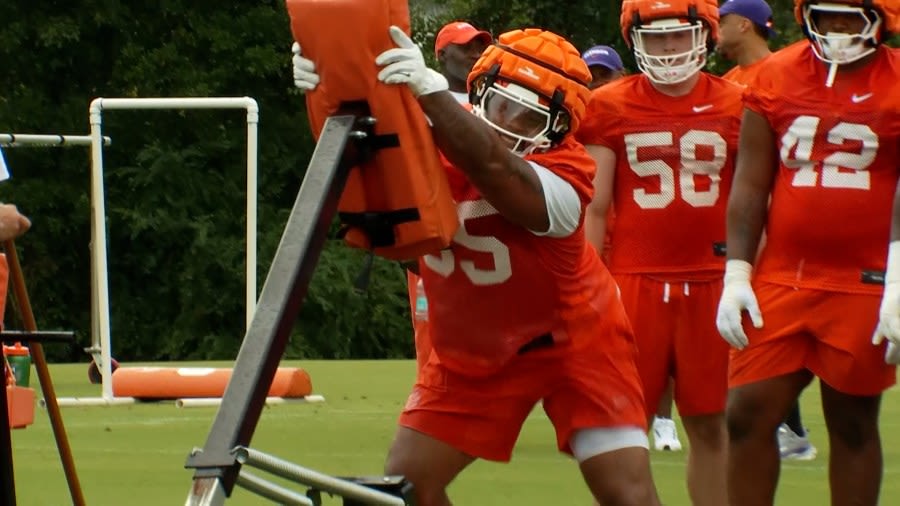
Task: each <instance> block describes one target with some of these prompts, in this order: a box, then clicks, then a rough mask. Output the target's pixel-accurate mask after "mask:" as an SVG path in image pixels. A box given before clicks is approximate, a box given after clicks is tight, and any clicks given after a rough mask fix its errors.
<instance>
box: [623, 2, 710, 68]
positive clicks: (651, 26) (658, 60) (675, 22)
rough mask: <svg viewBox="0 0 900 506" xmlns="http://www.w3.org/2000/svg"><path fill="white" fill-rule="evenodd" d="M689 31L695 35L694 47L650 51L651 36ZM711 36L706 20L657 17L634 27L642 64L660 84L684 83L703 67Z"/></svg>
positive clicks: (692, 44)
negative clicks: (658, 51) (663, 51)
mask: <svg viewBox="0 0 900 506" xmlns="http://www.w3.org/2000/svg"><path fill="white" fill-rule="evenodd" d="M685 32H686V33H687V34H688V35H689V36H690V39H691V47H690V49H688V50H687V51H682V52H678V53H667V54H650V53H649V52H648V51H647V48H648V45H649V44H648V42H649V40H650V38H662V37H672V36H674V35H675V34H683V33H685ZM708 37H709V31H708V30H707V28H706V27H705V26H704V25H703V23H701V22H699V21H698V22H694V23H690V22H688V21H686V20H681V19H675V18H669V19H660V20H656V21H653V22H650V23H646V24H643V25H641V26H636V27H634V28H632V30H631V40H632V44H633V45H634V56H635V59H636V60H637V65H638V68H639V69H640V70H641V72H643V73H644V74H645V75H646V76H647V77H648V78H649V79H650V80H651V81H653V82H654V83H657V84H677V83H681V82H684V81H686V80H688V79H689V78H691V77H692V76H693V75H694V74H696V73H697V72H699V71H700V70H701V69H703V67H704V66H705V65H706V49H707V48H706V42H707V38H708Z"/></svg>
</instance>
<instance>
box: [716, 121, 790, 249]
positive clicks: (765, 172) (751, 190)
mask: <svg viewBox="0 0 900 506" xmlns="http://www.w3.org/2000/svg"><path fill="white" fill-rule="evenodd" d="M777 170H778V162H777V150H776V146H775V133H774V132H773V131H772V128H771V127H770V126H769V123H768V121H766V119H765V118H764V117H763V116H761V115H759V114H757V113H755V112H753V111H750V110H745V111H744V117H743V120H742V121H741V136H740V142H739V145H738V158H737V168H736V170H735V175H734V182H733V184H732V187H731V195H730V196H729V198H728V212H727V227H728V259H730V260H744V261H746V262H749V263H751V264H752V263H753V261H754V259H755V258H756V252H757V248H758V246H759V242H760V237H761V236H762V232H763V227H764V226H765V222H766V215H767V213H768V202H769V193H770V191H771V189H772V184H773V182H774V180H775V173H776V171H777Z"/></svg>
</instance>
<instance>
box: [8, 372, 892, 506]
mask: <svg viewBox="0 0 900 506" xmlns="http://www.w3.org/2000/svg"><path fill="white" fill-rule="evenodd" d="M203 365H204V366H209V365H210V364H209V363H204V364H203ZM216 365H224V364H216ZM284 365H299V366H302V367H304V368H306V369H307V370H308V371H309V372H310V374H311V376H312V379H313V386H314V390H315V391H316V393H319V394H322V395H324V396H325V398H326V402H325V403H324V404H315V405H296V404H294V405H281V406H273V407H270V408H267V409H266V410H265V411H264V413H263V417H262V419H261V421H260V424H259V426H258V427H257V430H256V433H255V435H254V438H253V441H252V444H251V446H252V447H253V448H255V449H257V450H260V451H263V452H266V453H270V454H273V455H276V456H278V457H281V458H284V459H286V460H289V461H291V462H294V463H296V464H299V465H302V466H304V467H309V468H312V469H316V470H318V471H322V472H326V473H332V474H339V475H345V476H346V475H371V474H378V473H379V472H380V471H381V467H382V463H383V459H384V454H385V450H386V449H387V446H388V444H389V442H390V439H391V437H392V435H393V431H394V427H395V421H396V417H397V414H398V413H399V410H400V408H401V406H402V404H403V402H404V401H405V399H406V394H407V393H408V389H409V387H410V384H411V380H412V378H413V376H414V368H415V364H414V362H412V361H340V362H332V361H312V362H303V363H294V362H291V363H286V364H284ZM86 371H87V367H86V365H84V364H77V365H53V366H51V374H52V376H53V382H54V386H55V387H56V390H57V395H58V396H91V395H99V388H98V387H97V386H94V385H90V384H88V381H87V374H86ZM32 386H36V385H35V375H34V374H33V373H32ZM39 396H40V395H39ZM803 407H804V411H803V414H804V417H805V423H806V425H808V426H809V428H810V430H811V438H812V439H813V441H814V443H815V444H816V446H818V447H819V458H818V459H817V460H815V461H812V462H799V463H788V464H785V465H784V466H783V468H782V475H781V485H780V490H779V496H778V502H777V503H778V504H780V505H825V504H828V495H827V489H828V482H827V474H826V461H827V456H828V449H827V441H826V439H825V427H824V423H823V420H822V415H821V409H820V408H819V401H818V388H817V387H816V386H813V387H811V388H810V389H809V390H808V391H807V392H806V393H805V394H804V396H803ZM62 413H63V419H64V421H65V424H66V429H67V432H68V435H69V440H70V443H71V445H72V450H73V453H74V456H75V461H76V465H77V469H78V474H79V477H80V480H81V484H82V488H83V490H84V495H85V499H86V501H87V503H88V504H89V505H120V504H128V505H130V506H142V505H154V506H155V505H161V504H184V500H185V498H186V497H187V494H188V491H189V489H190V485H191V473H190V472H189V471H188V470H186V469H184V462H185V459H186V457H187V455H188V453H189V452H190V450H191V448H193V447H195V446H203V443H204V442H205V440H206V435H207V431H208V430H209V426H210V424H211V422H212V420H213V418H214V416H215V408H190V409H178V408H176V407H175V406H174V404H172V403H167V404H166V403H160V404H138V405H132V406H118V407H78V408H62ZM35 418H36V420H35V424H34V425H32V426H31V427H29V428H27V429H25V430H17V431H14V432H13V448H14V458H15V472H16V487H17V493H18V500H19V504H20V505H23V506H53V505H64V504H67V503H70V500H69V496H68V489H67V488H66V483H65V479H64V475H63V472H62V467H61V465H60V461H59V458H58V456H57V453H56V446H55V443H54V439H53V435H52V431H51V429H50V423H49V419H48V418H47V414H46V412H45V411H43V410H40V409H39V410H38V411H37V413H36V416H35ZM682 436H683V433H682ZM882 436H883V439H884V448H885V463H886V465H885V479H884V486H883V489H882V504H900V394H898V390H896V389H895V390H891V391H890V392H888V393H887V394H886V395H885V402H884V407H883V411H882ZM682 439H683V440H684V437H682ZM653 471H654V477H655V479H656V483H657V486H658V488H659V490H660V493H661V495H662V497H663V500H664V502H665V504H666V505H668V506H682V505H688V504H690V503H689V501H688V499H687V493H686V491H685V487H684V484H683V482H684V479H683V477H684V454H683V453H676V454H669V453H665V454H663V453H654V454H653ZM256 473H257V474H264V473H262V472H261V471H257V472H256ZM451 497H452V498H453V499H454V501H455V502H456V503H457V504H464V505H466V504H490V505H494V504H497V505H506V504H517V505H547V504H590V497H589V495H588V493H587V489H586V487H585V486H584V484H583V483H582V481H581V477H580V475H579V474H578V471H577V467H576V466H575V464H574V463H573V462H572V461H570V460H568V459H567V458H565V457H563V456H561V455H559V454H558V453H557V452H556V448H555V443H554V437H553V430H552V427H551V426H550V424H549V422H548V421H547V420H546V417H545V416H544V414H543V412H542V411H541V410H536V411H535V412H534V413H533V414H532V416H531V418H530V419H529V420H528V422H527V423H526V425H525V427H524V429H523V432H522V436H521V437H520V439H519V444H518V447H517V450H516V453H515V455H514V457H513V462H512V463H511V464H508V465H500V464H493V463H485V462H479V463H476V464H475V465H474V466H472V467H471V468H470V469H469V470H467V471H466V473H465V474H463V475H462V477H461V478H460V479H458V480H457V482H456V483H454V484H453V487H452V489H451ZM265 503H266V502H265V500H263V499H262V498H260V497H258V496H255V495H252V494H250V493H248V492H246V491H243V490H240V489H236V491H235V494H234V495H233V497H232V498H231V499H230V500H229V501H228V504H233V505H249V504H265ZM326 504H340V501H339V500H338V499H330V500H326Z"/></svg>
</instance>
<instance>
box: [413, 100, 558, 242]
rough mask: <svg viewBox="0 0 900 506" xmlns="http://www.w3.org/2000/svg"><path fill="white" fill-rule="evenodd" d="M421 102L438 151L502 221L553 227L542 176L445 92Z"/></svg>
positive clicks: (536, 228) (528, 227)
mask: <svg viewBox="0 0 900 506" xmlns="http://www.w3.org/2000/svg"><path fill="white" fill-rule="evenodd" d="M419 104H421V106H422V109H423V110H424V111H425V114H426V115H427V116H428V118H429V119H430V120H431V122H432V132H433V133H434V139H435V142H436V143H437V145H438V148H440V150H441V152H442V153H443V154H444V156H446V157H447V159H448V160H450V162H452V163H453V165H455V166H456V167H457V168H459V169H460V170H461V171H463V172H464V173H465V174H466V176H467V177H468V178H469V180H470V181H471V182H472V184H474V185H475V187H476V188H478V191H480V192H481V194H482V195H483V196H484V198H485V199H486V200H487V201H488V202H490V203H491V205H493V206H494V207H495V208H496V209H497V211H499V212H500V214H501V215H503V217H505V218H506V219H508V220H509V221H511V222H513V223H516V224H518V225H521V226H523V227H525V228H527V229H529V230H534V231H538V232H540V231H545V230H547V229H548V228H549V227H550V218H549V217H548V215H547V205H546V202H545V199H544V192H543V188H542V186H541V181H540V179H539V178H538V175H537V173H536V172H535V171H534V169H533V168H532V167H531V165H529V164H528V162H526V161H525V160H523V159H522V158H519V157H518V156H516V155H514V154H512V153H511V152H510V151H509V149H508V148H507V147H506V145H505V144H504V143H503V141H502V140H501V139H500V137H499V136H498V135H497V133H496V132H495V131H494V130H493V129H492V128H491V127H490V126H488V125H487V124H485V123H484V122H483V121H481V120H480V119H478V118H477V117H476V116H475V115H474V114H472V113H471V112H469V111H467V110H465V109H463V108H462V107H460V106H459V104H458V103H457V102H456V100H454V98H453V96H452V95H450V94H449V93H446V92H444V93H432V94H428V95H422V96H420V97H419Z"/></svg>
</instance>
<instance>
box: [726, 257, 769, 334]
mask: <svg viewBox="0 0 900 506" xmlns="http://www.w3.org/2000/svg"><path fill="white" fill-rule="evenodd" d="M752 270H753V266H751V265H750V264H749V263H748V262H745V261H743V260H729V261H727V262H725V281H724V287H723V288H722V297H721V298H720V299H719V312H718V314H717V315H716V327H718V328H719V334H721V335H722V339H724V340H726V341H728V344H730V345H732V346H734V347H735V348H737V349H739V350H742V349H744V348H745V347H746V346H747V344H748V342H749V341H748V340H747V334H746V333H745V332H744V326H743V323H742V320H741V318H742V313H743V311H744V310H746V311H747V312H748V313H750V320H751V321H752V322H753V326H754V327H756V328H758V329H761V328H762V326H763V318H762V313H761V312H760V311H759V303H758V302H756V294H754V293H753V288H752V287H751V286H750V271H752Z"/></svg>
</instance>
